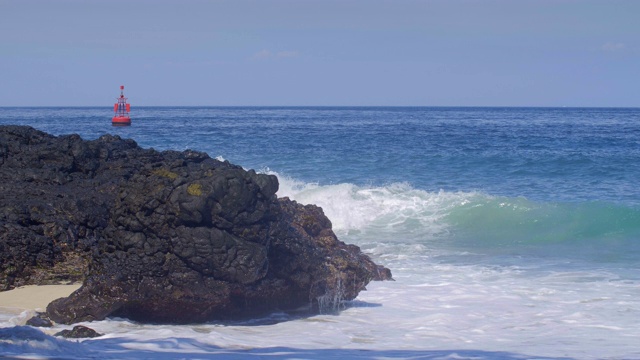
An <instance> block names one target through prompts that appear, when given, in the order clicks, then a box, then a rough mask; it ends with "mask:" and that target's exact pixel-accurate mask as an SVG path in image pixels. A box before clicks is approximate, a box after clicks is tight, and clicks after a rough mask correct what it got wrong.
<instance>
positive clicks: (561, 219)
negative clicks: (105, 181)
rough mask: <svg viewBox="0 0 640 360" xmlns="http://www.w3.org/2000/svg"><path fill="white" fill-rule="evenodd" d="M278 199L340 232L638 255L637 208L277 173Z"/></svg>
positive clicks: (520, 249) (496, 248) (498, 248)
mask: <svg viewBox="0 0 640 360" xmlns="http://www.w3.org/2000/svg"><path fill="white" fill-rule="evenodd" d="M265 172H267V173H271V174H276V175H278V177H279V179H280V190H279V192H278V196H281V197H282V196H288V197H290V198H291V199H293V200H296V201H298V202H300V203H303V204H316V205H318V206H320V207H322V208H323V210H324V212H325V214H326V215H327V216H328V217H329V219H330V220H331V221H332V223H333V228H334V231H336V233H338V235H343V236H347V237H350V238H351V237H353V238H354V239H355V240H356V241H357V239H367V240H369V241H381V242H389V241H391V242H401V243H402V242H404V243H406V244H407V245H408V244H416V243H419V244H421V245H432V246H436V247H438V246H445V247H448V248H458V249H460V250H478V251H482V252H485V253H494V254H495V253H496V252H497V253H505V254H518V253H526V254H529V255H537V256H545V257H546V256H554V255H560V256H569V257H573V256H586V257H588V258H589V260H596V261H607V262H608V261H614V262H616V261H623V260H625V259H627V260H630V261H633V260H635V261H637V260H638V259H640V209H638V208H637V207H633V206H627V205H619V204H612V203H606V202H596V201H593V202H574V203H569V202H567V203H562V202H534V201H530V200H527V199H526V198H523V197H516V198H513V197H501V196H492V195H489V194H485V193H482V192H446V191H439V192H428V191H424V190H420V189H415V188H413V187H412V186H411V185H409V184H407V183H393V184H389V185H387V186H381V187H363V186H357V185H354V184H348V183H343V184H335V185H322V186H321V185H318V184H313V183H304V182H300V181H296V180H295V179H291V178H289V177H287V176H282V175H279V174H277V173H275V172H273V171H270V170H268V169H267V170H265Z"/></svg>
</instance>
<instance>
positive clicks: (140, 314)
mask: <svg viewBox="0 0 640 360" xmlns="http://www.w3.org/2000/svg"><path fill="white" fill-rule="evenodd" d="M277 190H278V180H277V178H276V177H275V176H272V175H263V174H256V173H255V172H254V171H252V170H249V171H245V170H243V169H242V168H241V167H239V166H236V165H232V164H230V163H228V162H220V161H218V160H215V159H211V158H210V157H209V156H208V155H207V154H205V153H201V152H196V151H190V150H187V151H184V152H176V151H164V152H158V151H155V150H153V149H142V148H140V147H138V145H137V144H136V143H135V142H134V141H133V140H123V139H121V138H119V137H118V136H111V135H105V136H102V137H100V138H99V139H97V140H93V141H85V140H82V139H81V138H80V137H79V136H78V135H67V136H59V137H55V136H52V135H48V134H46V133H43V132H41V131H38V130H35V129H33V128H30V127H21V126H0V290H9V289H12V288H14V287H17V286H21V285H30V284H53V283H62V282H70V281H82V282H83V285H82V287H81V288H80V289H78V290H77V291H76V292H74V293H73V294H71V296H69V297H67V298H62V299H58V300H55V301H53V302H52V303H50V304H49V306H48V308H47V315H48V316H49V317H50V318H51V319H52V320H54V321H56V322H58V323H74V322H79V321H90V320H100V319H104V318H105V317H107V316H121V317H128V318H130V319H133V320H138V321H144V322H155V323H193V322H203V321H210V320H216V319H220V320H222V319H234V318H243V317H248V316H255V315H260V314H264V313H266V312H269V311H274V310H287V309H293V308H299V307H303V306H307V307H308V309H309V310H310V311H312V312H315V311H321V310H322V309H323V308H330V307H334V306H336V305H338V304H339V303H340V301H341V300H349V299H353V298H355V297H356V296H357V295H358V293H359V291H361V290H363V289H364V287H365V285H366V284H367V283H368V282H369V281H371V280H386V279H391V272H390V271H389V270H388V269H386V268H384V267H382V266H379V265H376V264H374V263H373V262H372V261H371V260H370V259H369V257H367V256H366V255H364V254H363V253H362V252H361V251H360V249H359V248H358V247H356V246H353V245H346V244H344V243H343V242H341V241H339V240H338V239H337V238H336V236H335V234H334V233H333V231H332V230H331V222H330V221H329V220H328V219H327V217H326V216H324V214H323V212H322V209H320V208H319V207H316V206H313V205H306V206H303V205H300V204H298V203H296V202H295V201H291V200H289V199H287V198H281V199H278V198H277V197H276V195H275V194H276V192H277Z"/></svg>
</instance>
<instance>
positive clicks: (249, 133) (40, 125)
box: [0, 107, 640, 359]
mask: <svg viewBox="0 0 640 360" xmlns="http://www.w3.org/2000/svg"><path fill="white" fill-rule="evenodd" d="M131 115H132V126H130V127H113V126H112V125H111V123H110V117H111V113H110V109H109V108H108V107H104V108H98V107H96V108H3V109H1V112H0V124H2V125H4V124H20V125H29V126H32V127H35V128H37V129H40V130H43V131H46V132H49V133H52V134H54V135H61V134H70V133H77V134H80V135H81V136H82V137H83V138H84V139H87V140H91V139H96V138H98V137H99V136H101V135H104V134H116V135H119V136H121V137H123V138H132V139H134V140H135V141H136V142H137V143H138V144H139V145H140V146H142V147H144V148H154V149H157V150H168V149H171V150H186V149H193V150H198V151H204V152H207V153H208V154H209V155H210V156H211V157H217V158H220V159H225V160H229V161H230V162H232V163H235V164H238V165H241V166H243V167H245V168H247V169H255V170H256V171H259V172H263V173H269V174H275V175H277V176H278V178H279V181H280V189H279V191H278V196H280V197H283V196H288V197H290V198H292V199H294V200H296V201H298V202H300V203H304V204H317V205H319V206H321V207H322V208H323V210H324V212H325V214H326V215H327V216H328V217H329V219H330V220H331V222H332V224H333V229H334V231H335V232H336V234H337V235H338V237H339V238H340V239H341V240H342V241H345V242H347V243H353V244H356V245H358V246H360V247H361V249H362V250H363V251H364V252H365V253H367V254H369V255H370V256H371V257H372V258H373V259H374V260H375V261H376V262H377V263H379V264H383V265H385V266H387V267H389V268H390V269H391V270H392V272H393V276H394V278H395V281H393V282H373V283H371V284H370V285H369V286H368V291H364V292H362V293H361V294H360V295H359V296H358V298H357V299H355V300H354V301H352V302H349V303H347V304H345V309H344V310H342V311H341V312H339V313H330V314H321V315H316V316H309V317H303V318H296V317H292V316H290V315H288V314H286V313H275V314H272V315H270V316H267V317H265V318H261V319H254V320H252V321H246V322H242V323H210V324H200V325H185V326H167V325H144V324H139V323H135V322H131V321H129V320H126V319H108V320H105V321H99V322H93V323H90V324H85V325H89V326H90V327H92V328H94V329H95V330H97V331H98V332H101V333H104V334H106V335H105V336H103V337H100V338H97V339H92V340H84V341H81V342H79V341H75V342H74V341H68V340H60V339H58V338H54V337H51V336H49V335H46V334H43V333H42V332H40V330H34V329H32V328H29V327H21V326H19V325H21V324H23V323H24V321H25V319H26V317H27V316H29V314H26V313H23V314H21V315H19V316H17V315H15V314H0V327H2V328H1V329H0V355H2V354H5V355H12V354H27V355H29V356H42V357H62V358H74V357H76V358H86V357H101V358H144V357H158V358H219V357H230V358H234V357H264V358H380V359H382V358H411V359H416V358H419V359H459V358H474V359H525V358H532V359H533V358H537V359H540V358H571V359H623V358H624V359H633V358H635V359H640V187H638V179H640V109H598V108H421V107H418V108H409V107H399V108H396V107H371V108H368V107H355V108H346V107H344V108H343V107H338V108H331V107H319V108H314V107H293V108H278V107H264V108H257V107H231V108H224V107H185V108H170V107H140V108H135V107H134V108H133V109H132V114H131ZM64 328H69V326H57V327H56V328H55V329H54V330H50V331H49V333H51V332H52V331H59V330H61V329H64Z"/></svg>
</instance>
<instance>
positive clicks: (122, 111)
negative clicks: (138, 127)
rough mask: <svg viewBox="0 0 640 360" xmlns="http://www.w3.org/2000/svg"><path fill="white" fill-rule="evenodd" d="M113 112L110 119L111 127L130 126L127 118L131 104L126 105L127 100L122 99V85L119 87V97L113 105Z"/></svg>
mask: <svg viewBox="0 0 640 360" xmlns="http://www.w3.org/2000/svg"><path fill="white" fill-rule="evenodd" d="M113 111H114V112H115V115H114V116H113V119H111V124H112V125H131V118H130V117H129V111H131V104H128V103H127V98H126V97H124V85H120V97H119V98H118V102H117V103H115V104H114V105H113Z"/></svg>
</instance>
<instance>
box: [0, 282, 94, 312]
mask: <svg viewBox="0 0 640 360" xmlns="http://www.w3.org/2000/svg"><path fill="white" fill-rule="evenodd" d="M81 286H82V284H80V283H76V284H69V285H27V286H21V287H19V288H15V289H12V290H7V291H1V292H0V311H2V312H13V311H18V312H22V311H24V310H34V311H44V310H46V308H47V305H49V303H50V302H52V301H53V300H56V299H58V298H62V297H67V296H69V295H71V293H73V292H74V291H76V290H78V289H79V288H80V287H81Z"/></svg>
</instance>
